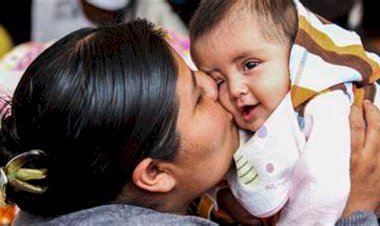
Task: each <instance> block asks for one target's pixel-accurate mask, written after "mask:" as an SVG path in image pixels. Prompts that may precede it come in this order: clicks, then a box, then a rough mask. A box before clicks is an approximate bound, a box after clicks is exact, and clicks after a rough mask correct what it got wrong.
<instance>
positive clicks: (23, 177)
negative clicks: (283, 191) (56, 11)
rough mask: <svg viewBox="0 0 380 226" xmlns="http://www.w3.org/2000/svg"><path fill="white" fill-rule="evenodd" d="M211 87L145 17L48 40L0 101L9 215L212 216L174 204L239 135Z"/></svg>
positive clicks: (107, 220) (218, 175) (70, 220)
mask: <svg viewBox="0 0 380 226" xmlns="http://www.w3.org/2000/svg"><path fill="white" fill-rule="evenodd" d="M216 97H217V93H216V85H215V83H214V82H213V81H211V80H210V79H209V78H208V77H206V76H205V75H204V74H202V73H200V72H192V71H190V70H189V68H188V67H187V65H186V64H185V63H184V61H183V60H182V59H181V58H180V57H179V56H178V55H177V54H176V53H175V52H174V51H173V50H172V49H171V48H170V47H169V46H168V44H167V42H166V41H165V40H164V39H163V35H162V34H161V33H160V32H159V31H157V30H154V29H153V27H152V25H150V24H148V23H147V22H145V21H135V22H131V23H128V24H125V25H120V26H116V27H104V28H87V29H81V30H78V31H76V32H74V33H71V34H70V35H68V36H66V37H64V38H63V39H61V40H59V41H58V42H57V43H55V44H54V45H53V46H51V47H50V48H49V49H47V50H46V51H45V52H44V53H42V55H40V56H39V57H38V58H37V59H36V60H35V61H34V62H33V63H32V64H31V65H30V66H29V68H28V69H27V70H26V72H25V74H24V75H23V77H22V79H21V81H20V83H19V85H18V87H17V88H16V91H15V93H14V96H13V99H12V102H11V112H10V115H6V114H5V112H3V121H2V124H1V157H0V159H1V160H2V161H3V162H2V164H1V165H2V166H4V169H1V170H0V175H1V176H0V185H1V186H0V187H1V188H2V191H3V195H5V196H4V198H5V201H6V202H7V203H16V204H17V205H18V206H19V207H20V209H21V213H20V215H19V217H18V219H17V221H16V223H15V224H16V225H19V224H28V225H29V224H33V223H35V224H40V225H44V224H70V225H72V224H73V225H81V224H133V225H135V224H161V225H173V224H187V225H189V224H194V225H213V223H212V222H210V221H207V220H204V219H201V218H197V217H191V216H185V212H186V208H187V206H188V205H189V203H190V202H191V201H192V200H193V199H194V198H196V197H198V196H199V195H200V194H202V193H204V192H206V191H207V190H209V189H210V188H211V187H213V186H214V185H215V184H216V183H217V182H218V181H220V180H221V179H222V177H223V176H224V174H225V173H226V172H227V170H228V169H229V167H230V164H231V160H232V154H233V152H234V151H235V150H236V148H237V145H238V144H237V132H236V128H235V125H234V123H233V121H232V116H231V115H230V114H229V113H227V112H226V111H225V110H224V109H223V108H222V107H221V105H220V104H219V103H218V102H217V98H216ZM4 109H6V108H4ZM5 115H6V116H5ZM375 132H377V131H376V130H375ZM375 135H376V133H375ZM377 135H378V136H380V134H377ZM360 148H362V146H360ZM373 149H374V148H373ZM356 200H357V199H356ZM354 201H355V200H354Z"/></svg>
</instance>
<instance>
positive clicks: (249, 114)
mask: <svg viewBox="0 0 380 226" xmlns="http://www.w3.org/2000/svg"><path fill="white" fill-rule="evenodd" d="M257 106H258V104H255V105H246V106H243V107H241V108H240V112H241V115H242V116H243V119H244V121H246V122H250V121H251V120H252V118H253V116H254V115H255V112H256V111H255V110H256V108H257Z"/></svg>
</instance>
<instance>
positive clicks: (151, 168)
mask: <svg viewBox="0 0 380 226" xmlns="http://www.w3.org/2000/svg"><path fill="white" fill-rule="evenodd" d="M165 166H166V164H164V163H163V162H161V161H159V160H153V159H152V158H146V159H143V160H142V161H141V162H140V163H139V164H138V165H137V166H136V168H135V170H134V171H133V174H132V181H133V183H134V184H135V185H136V186H137V187H139V188H141V189H143V190H146V191H150V192H162V193H165V192H169V191H171V190H172V189H173V188H174V187H175V184H176V180H175V177H174V176H173V175H172V174H171V173H170V171H168V169H167V168H166V167H165Z"/></svg>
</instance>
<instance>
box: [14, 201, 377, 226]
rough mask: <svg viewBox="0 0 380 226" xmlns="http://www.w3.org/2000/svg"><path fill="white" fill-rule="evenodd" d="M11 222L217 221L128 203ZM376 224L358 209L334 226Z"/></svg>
mask: <svg viewBox="0 0 380 226" xmlns="http://www.w3.org/2000/svg"><path fill="white" fill-rule="evenodd" d="M14 225H16V226H17V225H39V226H48V225H189V226H192V225H194V226H195V225H198V226H215V225H217V224H215V223H213V222H211V221H208V220H205V219H203V218H199V217H194V216H181V215H174V214H168V213H161V212H157V211H154V210H151V209H146V208H141V207H137V206H131V205H116V204H114V205H106V206H99V207H95V208H91V209H86V210H81V211H78V212H74V213H70V214H67V215H63V216H59V217H56V218H52V219H43V218H41V217H36V216H33V215H30V214H28V213H26V212H23V211H20V214H19V215H18V216H17V218H16V220H15V222H14ZM359 225H360V226H378V223H377V219H376V216H375V215H374V214H373V213H371V212H367V211H357V212H355V213H354V214H353V215H351V216H350V217H349V218H344V219H340V220H339V221H338V222H337V223H336V226H359Z"/></svg>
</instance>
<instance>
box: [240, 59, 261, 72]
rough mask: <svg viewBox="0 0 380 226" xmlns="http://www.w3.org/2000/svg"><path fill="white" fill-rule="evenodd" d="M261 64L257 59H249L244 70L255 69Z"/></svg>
mask: <svg viewBox="0 0 380 226" xmlns="http://www.w3.org/2000/svg"><path fill="white" fill-rule="evenodd" d="M257 66H259V62H257V61H252V60H251V61H247V62H245V63H244V68H243V70H244V71H247V70H252V69H254V68H255V67H257Z"/></svg>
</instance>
